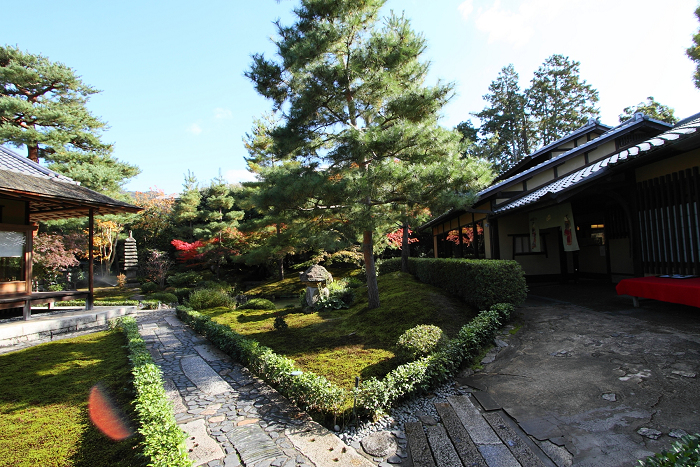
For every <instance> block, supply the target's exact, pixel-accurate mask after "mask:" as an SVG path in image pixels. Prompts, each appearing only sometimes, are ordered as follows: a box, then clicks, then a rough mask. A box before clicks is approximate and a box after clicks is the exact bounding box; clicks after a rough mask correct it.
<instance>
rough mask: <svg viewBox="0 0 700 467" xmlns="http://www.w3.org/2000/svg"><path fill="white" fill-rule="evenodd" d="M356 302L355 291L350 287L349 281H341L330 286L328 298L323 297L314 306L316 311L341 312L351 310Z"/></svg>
mask: <svg viewBox="0 0 700 467" xmlns="http://www.w3.org/2000/svg"><path fill="white" fill-rule="evenodd" d="M354 302H355V290H354V289H352V288H350V287H349V286H348V280H347V279H339V280H337V281H333V282H331V283H330V284H328V296H327V297H325V296H323V295H322V296H321V297H319V300H318V301H317V302H316V305H314V310H315V311H326V310H340V309H341V308H350V307H351V306H352V304H353V303H354Z"/></svg>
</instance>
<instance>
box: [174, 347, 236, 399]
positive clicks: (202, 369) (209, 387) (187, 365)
mask: <svg viewBox="0 0 700 467" xmlns="http://www.w3.org/2000/svg"><path fill="white" fill-rule="evenodd" d="M180 365H181V366H182V371H184V372H185V376H187V377H188V378H189V379H190V381H192V382H193V383H194V385H195V386H197V388H199V389H200V390H201V391H202V392H204V393H205V394H210V395H216V394H222V393H225V392H228V391H231V390H232V389H231V386H230V385H229V384H228V383H227V382H226V381H224V379H223V378H222V377H221V376H219V375H218V374H217V373H216V371H214V370H213V369H212V367H210V366H209V364H207V362H205V361H204V359H202V357H200V356H194V355H192V356H187V357H182V358H181V359H180Z"/></svg>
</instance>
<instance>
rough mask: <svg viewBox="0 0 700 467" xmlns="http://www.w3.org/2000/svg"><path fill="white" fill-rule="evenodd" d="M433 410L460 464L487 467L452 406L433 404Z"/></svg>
mask: <svg viewBox="0 0 700 467" xmlns="http://www.w3.org/2000/svg"><path fill="white" fill-rule="evenodd" d="M435 408H436V409H437V411H438V413H439V414H440V419H441V420H442V423H443V425H444V426H445V429H446V430H447V433H448V434H449V436H450V439H451V440H452V444H453V445H454V447H455V449H456V450H457V454H458V455H459V458H460V459H461V460H462V463H463V464H464V465H468V466H470V467H487V466H486V462H485V461H484V459H483V458H482V457H481V454H480V453H479V450H478V449H477V447H476V446H475V445H474V442H473V441H472V439H471V437H470V436H469V433H468V432H467V429H466V428H464V425H462V422H461V421H460V420H459V418H458V417H457V414H456V413H455V411H454V409H453V408H452V406H451V405H450V404H435Z"/></svg>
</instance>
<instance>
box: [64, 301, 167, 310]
mask: <svg viewBox="0 0 700 467" xmlns="http://www.w3.org/2000/svg"><path fill="white" fill-rule="evenodd" d="M158 303H159V302H158V300H141V301H139V300H95V302H94V303H93V305H94V306H138V305H139V304H141V306H143V309H144V310H155V309H157V308H158ZM55 305H56V306H85V300H66V301H63V302H56V303H55Z"/></svg>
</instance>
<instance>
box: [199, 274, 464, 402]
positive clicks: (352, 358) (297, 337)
mask: <svg viewBox="0 0 700 467" xmlns="http://www.w3.org/2000/svg"><path fill="white" fill-rule="evenodd" d="M378 283H379V295H380V300H381V304H382V305H381V307H380V308H378V309H374V310H369V309H368V308H367V291H366V288H364V287H361V288H359V289H357V295H358V296H357V299H356V302H355V305H354V306H353V307H352V308H350V309H347V310H337V311H324V312H320V313H310V314H305V313H301V311H300V309H299V308H296V309H291V310H289V309H288V310H277V311H274V310H245V309H243V310H234V311H231V310H230V309H228V308H213V309H209V310H202V313H204V314H207V315H210V316H212V319H213V320H214V321H217V322H219V323H222V324H227V325H229V326H230V327H231V328H232V329H233V330H234V331H236V332H238V333H240V334H243V335H246V336H248V337H251V338H253V339H255V340H257V341H258V342H260V343H261V344H263V345H266V346H268V347H271V348H272V349H273V350H274V351H275V352H276V353H278V354H281V355H285V356H287V357H290V358H292V359H294V360H295V361H296V362H297V364H298V365H299V366H300V367H301V368H302V369H304V370H307V371H313V372H314V373H316V374H319V375H323V376H325V377H327V378H328V379H329V380H331V381H333V382H334V383H336V384H337V385H339V386H341V387H344V388H347V389H350V388H351V387H352V386H353V385H354V381H355V376H360V377H361V378H362V379H367V378H369V377H372V376H376V377H381V376H384V375H385V374H386V373H388V372H389V371H391V370H392V369H394V368H395V367H396V366H397V365H398V364H399V363H400V362H398V361H397V359H396V358H395V356H394V351H393V350H394V345H395V343H396V341H397V340H398V338H399V336H400V335H401V334H402V333H403V332H404V331H406V330H407V329H409V328H412V327H414V326H416V325H419V324H434V325H436V326H439V327H440V328H441V329H442V330H443V331H444V332H445V333H446V334H447V335H448V336H450V337H453V336H454V335H456V334H457V332H459V330H460V328H461V327H462V326H463V325H465V324H467V323H468V322H469V321H470V320H471V319H472V318H473V317H474V316H476V313H475V312H474V311H473V310H471V309H469V308H468V307H467V306H466V305H465V304H464V303H463V302H461V301H460V300H458V299H456V298H452V297H449V296H446V295H445V294H444V292H442V291H441V290H440V289H438V288H436V287H433V286H430V285H427V284H423V283H421V282H419V281H417V280H416V279H415V278H414V277H413V276H411V275H410V274H402V273H391V274H387V275H383V276H380V277H379V280H378ZM280 315H282V316H284V319H285V321H286V322H287V324H288V325H289V328H288V329H287V330H284V331H277V330H275V329H274V320H275V318H276V317H277V316H280Z"/></svg>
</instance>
